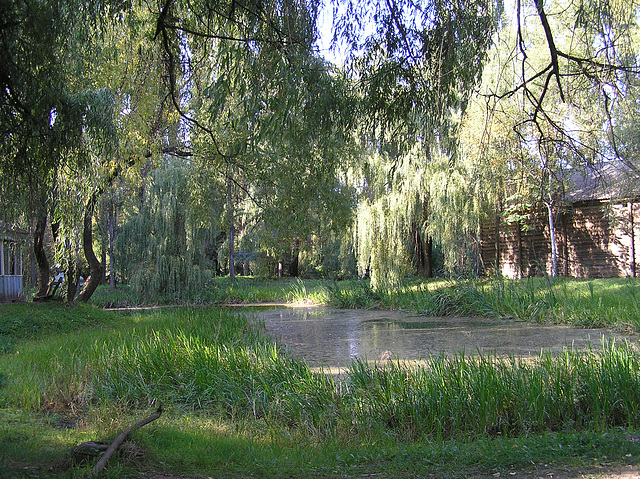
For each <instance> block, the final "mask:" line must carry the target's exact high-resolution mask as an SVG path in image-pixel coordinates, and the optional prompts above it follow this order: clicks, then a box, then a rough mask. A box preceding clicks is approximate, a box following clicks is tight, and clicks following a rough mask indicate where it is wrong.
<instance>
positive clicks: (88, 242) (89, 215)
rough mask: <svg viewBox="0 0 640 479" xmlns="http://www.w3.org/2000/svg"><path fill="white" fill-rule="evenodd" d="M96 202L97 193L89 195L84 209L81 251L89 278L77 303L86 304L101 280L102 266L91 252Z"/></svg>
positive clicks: (93, 252)
mask: <svg viewBox="0 0 640 479" xmlns="http://www.w3.org/2000/svg"><path fill="white" fill-rule="evenodd" d="M97 201H98V193H97V192H96V193H94V194H92V195H91V197H90V198H89V200H88V201H87V204H86V205H85V209H84V224H83V230H82V249H83V250H84V256H85V258H86V259H87V263H89V277H88V278H87V279H86V280H85V282H84V287H83V288H82V291H80V294H79V295H78V301H83V302H85V303H86V302H87V301H89V299H90V298H91V296H92V295H93V293H94V292H95V290H96V288H97V287H98V285H99V284H100V281H101V280H102V265H101V264H100V261H98V258H97V256H96V253H95V251H93V211H94V209H95V205H96V202H97Z"/></svg>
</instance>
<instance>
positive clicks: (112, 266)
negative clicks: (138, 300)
mask: <svg viewBox="0 0 640 479" xmlns="http://www.w3.org/2000/svg"><path fill="white" fill-rule="evenodd" d="M114 210H115V205H114V204H113V201H111V202H110V207H109V286H110V287H111V289H115V288H116V261H115V247H116V230H117V228H118V214H117V213H116V212H115V211H114Z"/></svg>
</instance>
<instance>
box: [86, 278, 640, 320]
mask: <svg viewBox="0 0 640 479" xmlns="http://www.w3.org/2000/svg"><path fill="white" fill-rule="evenodd" d="M209 288H210V289H209V290H208V291H207V292H206V295H205V296H207V297H208V298H209V299H208V300H207V301H206V303H208V304H241V303H266V302H276V303H308V304H322V305H328V306H331V307H336V308H346V309H395V310H405V311H410V312H415V313H418V314H422V315H426V316H483V317H512V318H518V319H522V320H526V321H532V322H538V323H555V324H571V325H574V326H577V327H614V328H616V329H618V330H621V331H627V332H634V331H638V330H639V329H640V303H639V301H640V279H636V278H626V279H616V278H608V279H591V280H575V279H568V278H555V279H554V278H529V279H525V280H506V279H503V278H489V279H487V278H481V279H465V280H444V279H432V280H428V281H427V280H423V279H420V278H414V279H407V280H405V281H404V283H403V284H401V285H400V286H398V287H395V288H390V289H383V290H378V291H374V290H373V289H372V288H371V287H370V284H369V282H368V281H366V280H349V281H328V280H300V279H282V280H277V281H269V280H264V279H260V278H251V277H238V278H237V279H236V281H235V282H233V283H232V282H231V281H229V278H228V277H220V278H214V280H213V282H212V284H211V285H209ZM92 303H93V304H95V305H97V306H99V307H114V306H129V305H134V304H138V303H139V304H150V303H151V304H153V301H140V300H134V299H133V298H131V294H130V291H129V290H128V288H127V287H126V286H119V287H118V289H116V290H115V291H111V290H110V289H109V288H108V287H107V286H102V287H100V288H98V290H97V292H96V294H95V295H94V297H93V298H92Z"/></svg>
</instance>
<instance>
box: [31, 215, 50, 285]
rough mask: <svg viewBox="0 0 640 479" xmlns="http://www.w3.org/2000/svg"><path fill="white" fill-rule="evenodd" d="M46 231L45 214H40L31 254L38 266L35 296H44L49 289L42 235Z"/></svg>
mask: <svg viewBox="0 0 640 479" xmlns="http://www.w3.org/2000/svg"><path fill="white" fill-rule="evenodd" d="M46 229H47V214H46V213H42V214H41V215H40V216H39V217H38V219H37V221H36V227H35V229H34V230H33V254H34V256H35V259H36V264H37V266H38V290H37V291H36V296H45V295H46V294H47V290H48V288H49V274H50V269H49V260H48V259H47V253H46V251H45V249H44V234H45V231H46Z"/></svg>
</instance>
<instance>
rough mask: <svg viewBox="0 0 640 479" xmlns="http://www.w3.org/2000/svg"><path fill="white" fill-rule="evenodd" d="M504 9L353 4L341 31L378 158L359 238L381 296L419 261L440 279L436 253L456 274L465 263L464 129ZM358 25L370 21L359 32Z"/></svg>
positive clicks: (433, 2) (487, 4)
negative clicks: (460, 140) (460, 152)
mask: <svg viewBox="0 0 640 479" xmlns="http://www.w3.org/2000/svg"><path fill="white" fill-rule="evenodd" d="M501 9H502V4H501V2H500V1H498V2H493V1H490V0H475V1H472V2H469V1H441V0H425V1H418V2H394V1H391V2H369V1H366V0H352V1H349V2H347V4H346V7H345V8H344V17H341V18H340V19H339V20H338V22H337V24H336V28H335V37H336V39H342V40H343V41H346V43H347V44H348V45H349V46H350V51H351V55H350V56H349V57H348V60H347V64H348V67H349V68H350V69H351V71H354V72H355V75H354V85H355V87H356V89H357V91H358V92H359V94H360V98H361V101H360V103H359V107H360V108H359V113H360V115H361V118H362V122H361V124H360V128H361V129H360V130H359V133H358V136H359V139H360V141H361V144H362V146H363V148H365V149H368V150H370V151H373V152H374V156H373V158H374V159H375V160H374V161H367V162H365V164H364V165H363V166H362V167H361V172H362V177H363V180H361V181H362V184H363V185H364V186H363V188H362V195H361V198H362V200H361V202H360V205H359V208H358V219H357V223H356V226H355V227H354V230H355V235H356V237H357V238H358V240H357V244H358V246H357V255H358V261H359V265H360V269H361V273H362V272H364V271H368V272H369V273H370V275H371V279H372V284H373V287H375V288H377V287H382V286H386V285H391V284H394V283H397V282H398V280H399V279H400V278H401V277H402V276H403V275H405V274H406V273H407V272H409V271H410V270H411V269H412V267H413V266H416V265H415V264H414V265H412V254H411V252H412V251H414V252H415V253H414V254H413V256H414V258H415V259H416V261H417V263H419V264H420V268H417V271H419V272H420V273H421V274H425V275H428V274H432V273H433V271H431V270H430V265H431V260H429V259H427V258H426V257H427V256H429V255H430V252H431V251H432V249H433V247H434V245H436V246H439V247H440V248H443V249H444V250H445V257H446V265H447V266H448V267H449V268H450V269H454V267H457V266H458V265H460V264H461V263H463V261H462V260H461V258H462V256H463V255H462V254H461V253H460V246H459V234H460V229H461V228H462V229H464V225H457V224H456V222H457V221H458V220H457V214H458V213H459V212H460V211H461V210H464V209H465V208H466V204H465V201H464V199H463V195H462V194H461V189H460V188H459V185H460V183H462V182H463V179H462V178H463V177H464V174H465V173H464V171H463V169H461V167H460V166H459V165H458V164H457V159H458V158H457V154H456V149H457V142H456V138H457V136H456V135H457V128H458V125H459V122H460V118H461V116H462V114H463V112H464V111H465V110H466V107H467V103H468V100H469V97H470V95H471V91H472V89H473V88H474V87H475V86H476V85H477V84H478V82H479V81H480V78H481V74H482V67H483V65H484V62H485V59H486V55H487V51H488V49H489V47H490V46H491V41H492V35H493V32H494V31H495V29H496V28H497V21H498V18H499V15H500V12H501ZM354 17H355V18H360V19H361V20H360V21H358V22H350V21H349V19H353V18H354ZM367 19H371V21H370V22H369V21H368V20H367ZM371 25H374V27H373V29H371ZM373 170H377V171H373ZM454 231H455V232H454ZM412 238H413V244H412Z"/></svg>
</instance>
